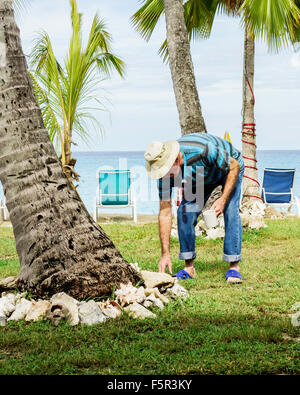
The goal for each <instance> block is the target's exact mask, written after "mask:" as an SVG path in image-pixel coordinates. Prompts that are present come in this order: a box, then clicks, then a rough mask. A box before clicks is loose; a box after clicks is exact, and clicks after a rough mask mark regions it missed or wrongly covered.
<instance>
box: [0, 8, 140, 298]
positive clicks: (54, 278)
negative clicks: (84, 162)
mask: <svg viewBox="0 0 300 395" xmlns="http://www.w3.org/2000/svg"><path fill="white" fill-rule="evenodd" d="M0 16H1V18H0V48H1V58H0V114H1V115H0V126H1V127H0V181H1V182H2V185H3V192H4V195H5V198H6V205H7V208H8V211H9V214H10V220H11V223H12V226H13V231H14V236H15V240H16V249H17V252H18V255H19V259H20V265H21V270H20V274H19V276H18V285H19V287H20V288H23V289H26V290H29V291H31V292H32V293H34V294H37V295H43V294H49V295H51V294H53V293H56V292H61V291H65V292H67V293H68V294H70V295H72V296H74V297H77V298H85V297H88V296H91V297H94V296H100V295H104V294H109V293H111V291H112V289H113V288H114V287H115V286H118V284H120V283H122V282H123V283H127V282H128V281H131V282H132V283H136V282H137V281H139V280H140V277H139V275H138V274H137V272H136V271H135V270H134V269H133V268H132V267H131V265H130V264H129V263H127V262H126V261H125V259H124V258H123V257H122V256H121V254H120V252H119V251H118V250H117V249H116V247H115V246H114V244H113V242H112V241H111V240H110V239H109V237H108V236H107V235H106V234H105V232H104V231H103V230H102V228H101V227H100V226H99V225H98V224H96V223H95V222H94V221H93V218H92V217H91V216H90V215H89V213H88V211H87V209H86V207H85V206H84V205H83V203H82V202H81V200H80V199H78V197H77V195H76V193H75V191H74V190H73V189H72V187H71V185H70V183H69V181H68V178H67V177H66V175H65V173H64V172H63V171H62V168H61V165H60V162H59V159H58V156H57V154H56V152H55V149H54V146H53V144H52V142H51V140H50V138H49V133H48V131H47V130H46V129H45V126H44V123H43V118H42V113H41V110H40V107H39V105H38V103H37V101H36V98H35V94H34V90H33V86H32V81H31V79H30V77H29V74H28V71H27V64H26V59H25V57H24V54H23V51H22V47H21V40H20V33H19V29H18V27H17V25H16V22H15V19H14V12H13V8H12V2H11V1H7V0H0Z"/></svg>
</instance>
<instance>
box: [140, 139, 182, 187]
mask: <svg viewBox="0 0 300 395" xmlns="http://www.w3.org/2000/svg"><path fill="white" fill-rule="evenodd" d="M179 149H180V145H179V143H178V141H176V140H169V141H166V142H164V143H162V142H160V141H153V142H152V143H151V144H150V145H149V146H148V148H147V150H146V152H145V154H144V158H145V160H146V170H147V172H148V175H149V177H150V178H152V180H158V179H159V178H162V177H163V176H165V175H166V174H167V173H168V171H169V170H170V169H171V167H172V166H173V164H174V162H175V160H176V158H177V156H178V154H179Z"/></svg>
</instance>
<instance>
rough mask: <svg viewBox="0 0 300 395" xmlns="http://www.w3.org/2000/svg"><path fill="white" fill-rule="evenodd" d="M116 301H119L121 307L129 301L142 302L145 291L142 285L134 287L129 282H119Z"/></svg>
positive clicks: (144, 297)
mask: <svg viewBox="0 0 300 395" xmlns="http://www.w3.org/2000/svg"><path fill="white" fill-rule="evenodd" d="M115 295H116V302H119V303H120V305H121V307H123V306H126V305H128V304H130V303H134V302H137V303H142V302H143V301H144V300H145V299H146V296H145V292H144V288H143V287H138V288H136V287H134V286H133V285H132V284H131V283H130V282H129V283H128V284H120V288H119V289H117V290H116V292H115Z"/></svg>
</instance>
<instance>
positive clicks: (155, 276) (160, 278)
mask: <svg viewBox="0 0 300 395" xmlns="http://www.w3.org/2000/svg"><path fill="white" fill-rule="evenodd" d="M141 276H142V278H143V280H144V281H145V287H146V288H156V287H157V288H160V287H164V288H169V287H172V286H173V284H174V282H175V277H172V276H170V275H169V274H167V273H157V272H149V271H147V270H142V271H141Z"/></svg>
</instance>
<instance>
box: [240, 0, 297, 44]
mask: <svg viewBox="0 0 300 395" xmlns="http://www.w3.org/2000/svg"><path fill="white" fill-rule="evenodd" d="M241 11H242V13H243V15H242V18H243V19H242V20H243V24H244V25H245V26H246V27H247V28H248V29H249V31H250V32H251V34H252V35H253V36H254V37H256V38H259V39H262V40H264V41H265V42H266V43H267V45H268V47H269V48H270V49H271V50H275V51H278V50H279V49H280V48H281V47H283V46H287V45H288V43H289V40H291V41H294V39H295V30H294V28H293V27H294V26H299V18H300V11H299V8H298V7H297V6H296V4H295V1H294V0H245V1H244V3H243V5H242V7H241Z"/></svg>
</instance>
